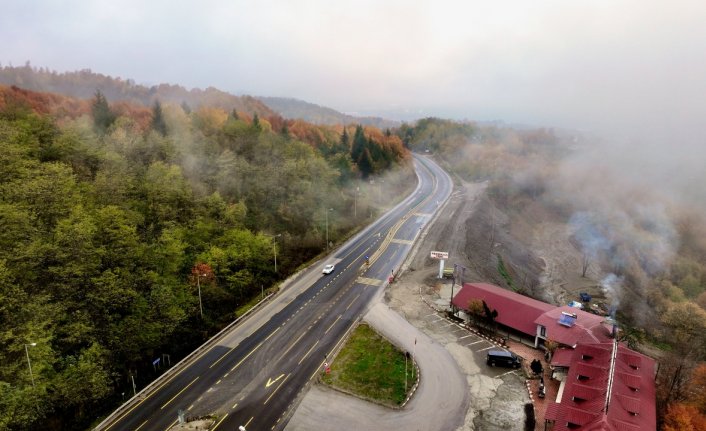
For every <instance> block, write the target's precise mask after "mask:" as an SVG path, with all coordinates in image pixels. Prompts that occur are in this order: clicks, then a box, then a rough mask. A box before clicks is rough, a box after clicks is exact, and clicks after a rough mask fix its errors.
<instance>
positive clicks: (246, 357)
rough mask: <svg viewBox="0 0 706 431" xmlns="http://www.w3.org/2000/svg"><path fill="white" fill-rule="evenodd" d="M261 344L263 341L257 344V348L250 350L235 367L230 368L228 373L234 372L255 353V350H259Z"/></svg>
mask: <svg viewBox="0 0 706 431" xmlns="http://www.w3.org/2000/svg"><path fill="white" fill-rule="evenodd" d="M262 343H264V341H260V344H258V345H257V346H255V348H254V349H252V350H251V351H250V353H248V354H247V355H245V357H244V358H243V359H241V360H240V362H238V363H237V364H235V366H234V367H233V368H231V369H230V371H231V372H232V371H234V370H235V369H236V368H238V367H239V366H240V364H242V363H243V362H245V360H246V359H248V358H249V357H250V355H252V354H253V353H255V351H256V350H257V349H259V348H260V346H262Z"/></svg>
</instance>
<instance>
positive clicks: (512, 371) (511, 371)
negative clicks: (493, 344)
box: [498, 370, 517, 377]
mask: <svg viewBox="0 0 706 431" xmlns="http://www.w3.org/2000/svg"><path fill="white" fill-rule="evenodd" d="M515 371H517V370H510V371H508V372H507V373H502V374H500V375H498V377H502V376H505V375H508V374H510V373H514V372H515Z"/></svg>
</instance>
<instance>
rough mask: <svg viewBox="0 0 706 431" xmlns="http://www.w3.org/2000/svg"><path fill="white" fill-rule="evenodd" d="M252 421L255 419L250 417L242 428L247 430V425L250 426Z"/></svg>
mask: <svg viewBox="0 0 706 431" xmlns="http://www.w3.org/2000/svg"><path fill="white" fill-rule="evenodd" d="M253 419H255V416H253V417H251V418H250V419H249V420H248V421H247V422H245V425H244V427H245V428H247V427H248V425H250V422H252V420H253Z"/></svg>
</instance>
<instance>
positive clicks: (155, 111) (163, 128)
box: [152, 100, 167, 136]
mask: <svg viewBox="0 0 706 431" xmlns="http://www.w3.org/2000/svg"><path fill="white" fill-rule="evenodd" d="M152 129H153V130H154V131H155V132H157V133H159V134H161V135H162V136H167V123H166V122H165V121H164V115H163V114H162V104H161V103H159V100H157V101H155V102H154V106H153V107H152Z"/></svg>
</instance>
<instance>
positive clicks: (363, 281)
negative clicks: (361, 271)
mask: <svg viewBox="0 0 706 431" xmlns="http://www.w3.org/2000/svg"><path fill="white" fill-rule="evenodd" d="M355 282H356V283H359V284H369V285H371V286H382V283H383V281H382V280H379V279H377V278H367V277H358V279H357V280H356V281H355Z"/></svg>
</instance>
